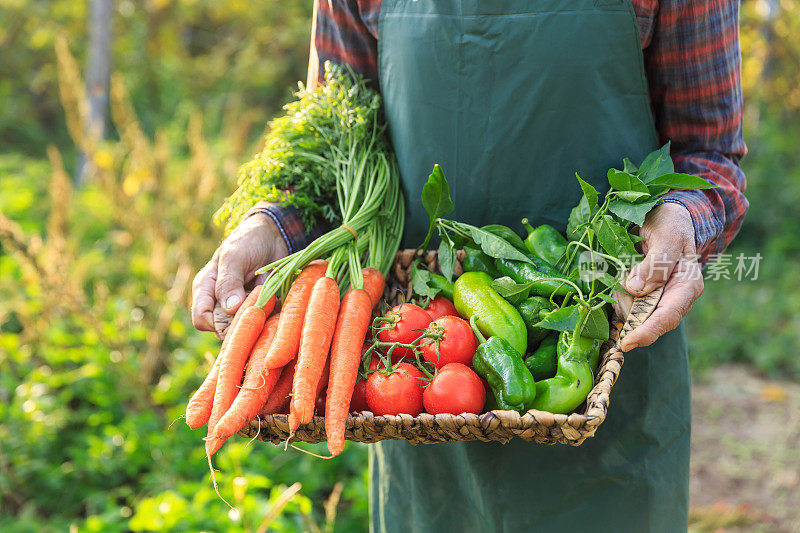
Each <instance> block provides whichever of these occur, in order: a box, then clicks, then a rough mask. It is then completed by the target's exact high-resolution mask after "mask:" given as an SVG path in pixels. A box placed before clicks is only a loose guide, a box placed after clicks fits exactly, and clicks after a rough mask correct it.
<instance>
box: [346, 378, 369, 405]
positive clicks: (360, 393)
mask: <svg viewBox="0 0 800 533" xmlns="http://www.w3.org/2000/svg"><path fill="white" fill-rule="evenodd" d="M361 411H369V405H367V381H366V380H365V379H360V380H358V382H356V387H355V388H354V389H353V396H351V397H350V412H351V413H360V412H361Z"/></svg>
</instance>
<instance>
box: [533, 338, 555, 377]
mask: <svg viewBox="0 0 800 533" xmlns="http://www.w3.org/2000/svg"><path fill="white" fill-rule="evenodd" d="M557 344H558V332H557V331H552V332H551V333H550V334H549V335H548V336H547V337H545V338H544V340H543V341H542V343H541V344H540V345H539V347H538V348H537V349H536V351H535V352H533V353H532V354H531V355H529V356H528V357H526V358H525V366H527V367H528V370H530V371H531V374H533V379H535V380H536V381H541V380H543V379H548V378H552V377H553V376H555V375H556V371H557V370H558V352H557V350H556V345H557Z"/></svg>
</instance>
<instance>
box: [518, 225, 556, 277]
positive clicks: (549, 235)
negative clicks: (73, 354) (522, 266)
mask: <svg viewBox="0 0 800 533" xmlns="http://www.w3.org/2000/svg"><path fill="white" fill-rule="evenodd" d="M522 225H523V226H525V229H526V230H528V237H527V238H526V239H525V248H527V249H528V251H529V252H530V253H532V254H534V255H536V256H537V257H539V258H541V259H544V260H545V261H547V262H548V263H549V264H550V265H552V266H556V265H558V261H559V260H560V259H561V257H563V255H564V254H565V253H567V239H566V238H564V236H563V235H561V234H560V233H559V232H558V230H556V229H555V228H554V227H553V226H549V225H547V224H542V225H541V226H536V227H535V228H534V227H532V226H531V225H530V224H528V219H527V218H523V219H522Z"/></svg>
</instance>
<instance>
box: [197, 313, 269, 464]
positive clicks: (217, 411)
mask: <svg viewBox="0 0 800 533" xmlns="http://www.w3.org/2000/svg"><path fill="white" fill-rule="evenodd" d="M266 321H267V316H266V315H265V314H264V310H263V309H262V308H260V307H255V306H253V307H248V308H247V309H246V310H245V312H244V314H242V318H241V319H240V320H239V321H238V322H237V323H236V327H235V328H234V329H233V331H231V332H230V333H229V335H230V336H231V340H230V342H228V344H227V345H226V346H225V351H224V352H222V354H221V355H220V357H221V359H220V363H219V376H218V378H217V390H216V391H215V392H214V406H213V407H212V409H211V416H210V417H209V419H208V434H209V436H210V435H212V434H213V431H214V428H215V426H216V425H217V422H219V419H220V418H222V415H223V414H225V412H227V411H228V408H229V407H230V406H231V404H232V403H233V399H234V398H235V397H236V394H237V392H238V389H239V383H241V381H242V372H244V367H245V364H246V363H247V358H248V357H249V356H250V351H251V350H252V349H253V345H254V344H255V342H256V340H258V336H259V335H261V330H263V329H264V322H266ZM214 440H219V439H208V440H206V452H208V454H209V455H211V454H212V453H214V451H216V450H217V449H219V446H221V445H222V443H221V442H220V443H219V446H216V448H215V444H214V442H213V441H214ZM212 449H213V450H214V451H211V450H212Z"/></svg>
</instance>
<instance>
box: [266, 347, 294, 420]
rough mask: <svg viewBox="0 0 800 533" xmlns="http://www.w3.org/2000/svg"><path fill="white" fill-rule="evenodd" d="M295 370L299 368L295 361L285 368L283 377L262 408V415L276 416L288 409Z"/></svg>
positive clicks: (282, 372)
mask: <svg viewBox="0 0 800 533" xmlns="http://www.w3.org/2000/svg"><path fill="white" fill-rule="evenodd" d="M295 368H297V365H295V363H294V360H292V361H289V364H287V365H286V366H285V367H283V370H282V371H281V377H279V378H278V382H277V383H276V384H275V386H274V387H273V388H272V392H271V393H270V395H269V398H267V401H266V403H265V404H264V407H262V408H261V415H274V414H277V413H282V412H284V411H285V410H286V409H288V407H289V400H290V399H291V396H290V394H291V393H292V380H293V379H294V369H295Z"/></svg>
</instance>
